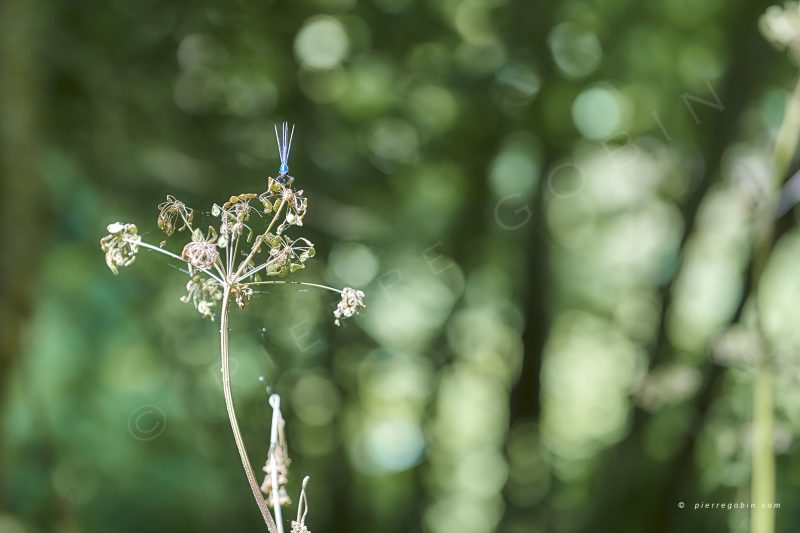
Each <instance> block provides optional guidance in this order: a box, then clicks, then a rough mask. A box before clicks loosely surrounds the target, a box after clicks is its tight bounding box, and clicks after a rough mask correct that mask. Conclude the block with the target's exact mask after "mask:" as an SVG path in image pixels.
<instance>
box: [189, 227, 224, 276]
mask: <svg viewBox="0 0 800 533" xmlns="http://www.w3.org/2000/svg"><path fill="white" fill-rule="evenodd" d="M211 231H213V228H212V229H211ZM215 240H216V234H214V237H212V238H210V239H206V238H205V237H204V236H203V232H202V231H200V230H199V229H196V230H194V231H193V232H192V242H188V243H186V246H184V247H183V252H181V257H183V259H185V260H186V262H188V263H189V264H190V265H192V266H193V267H194V268H197V269H199V270H206V269H209V268H211V267H213V266H214V265H215V264H216V262H217V260H218V259H219V252H218V251H217V245H216V244H214V241H215Z"/></svg>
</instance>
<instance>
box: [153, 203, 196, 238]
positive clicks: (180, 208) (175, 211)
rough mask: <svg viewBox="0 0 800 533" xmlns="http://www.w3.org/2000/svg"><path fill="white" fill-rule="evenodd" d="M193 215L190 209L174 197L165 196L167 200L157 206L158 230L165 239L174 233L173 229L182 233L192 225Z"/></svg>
mask: <svg viewBox="0 0 800 533" xmlns="http://www.w3.org/2000/svg"><path fill="white" fill-rule="evenodd" d="M193 215H194V213H193V212H192V210H191V209H189V208H188V207H186V205H185V204H184V203H183V202H181V201H180V200H176V199H175V197H174V196H172V195H167V200H166V201H165V202H161V203H160V204H158V219H157V221H156V222H157V224H158V228H159V229H160V230H161V231H163V232H164V233H166V234H167V237H169V236H171V235H172V234H173V233H175V229H176V228H177V229H178V231H182V230H184V229H186V228H189V227H190V226H191V224H192V218H193Z"/></svg>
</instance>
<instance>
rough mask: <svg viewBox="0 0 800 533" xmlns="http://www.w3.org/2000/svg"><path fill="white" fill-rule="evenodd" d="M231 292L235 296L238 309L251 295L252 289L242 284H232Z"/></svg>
mask: <svg viewBox="0 0 800 533" xmlns="http://www.w3.org/2000/svg"><path fill="white" fill-rule="evenodd" d="M231 294H232V295H233V297H234V298H236V305H238V306H239V309H244V308H245V306H246V305H247V304H249V303H250V300H251V299H252V297H253V289H252V287H247V286H244V285H234V286H233V287H231Z"/></svg>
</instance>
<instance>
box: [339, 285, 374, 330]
mask: <svg viewBox="0 0 800 533" xmlns="http://www.w3.org/2000/svg"><path fill="white" fill-rule="evenodd" d="M364 307H366V305H364V292H363V291H359V290H356V289H353V288H350V287H345V288H344V289H342V299H341V300H340V301H339V305H337V306H336V310H335V311H334V312H333V316H334V317H336V319H335V320H334V321H333V323H334V324H336V325H337V326H341V325H342V322H341V320H342V319H343V318H350V317H351V316H353V315H356V314H358V310H359V309H363V308H364Z"/></svg>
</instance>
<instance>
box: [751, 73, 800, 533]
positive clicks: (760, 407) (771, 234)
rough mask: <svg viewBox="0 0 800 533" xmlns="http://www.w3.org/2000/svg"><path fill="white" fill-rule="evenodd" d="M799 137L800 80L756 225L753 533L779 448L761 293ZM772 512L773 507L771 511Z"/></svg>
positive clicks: (760, 531)
mask: <svg viewBox="0 0 800 533" xmlns="http://www.w3.org/2000/svg"><path fill="white" fill-rule="evenodd" d="M798 136H800V80H798V81H797V83H796V85H795V88H794V91H793V92H792V95H791V96H790V97H789V98H788V100H787V101H786V111H785V113H784V117H783V122H782V123H781V126H780V129H779V130H778V136H777V138H776V139H775V147H774V148H773V152H772V172H771V176H770V178H771V180H770V183H769V184H768V189H767V190H766V192H765V196H764V198H763V201H762V204H761V206H760V208H759V209H758V210H757V212H756V213H755V214H754V220H753V225H754V228H753V273H752V298H753V301H754V303H755V307H756V315H757V317H758V324H759V329H760V333H761V337H762V340H763V341H764V342H763V346H764V347H765V348H764V353H763V357H762V358H761V360H760V361H759V363H758V368H757V369H756V376H755V382H754V384H753V465H752V469H753V472H752V476H751V488H750V496H751V500H752V503H754V504H755V509H753V512H752V513H751V515H750V531H751V533H773V532H774V531H775V511H774V509H772V508H761V506H762V505H767V504H773V503H775V446H774V436H773V427H774V417H775V399H774V390H773V389H774V387H773V374H774V369H773V365H772V363H773V362H772V354H771V349H770V342H769V339H768V338H767V336H766V333H765V331H764V330H763V325H764V324H763V320H762V316H761V311H760V310H759V288H760V282H761V277H762V275H763V273H764V270H765V269H766V265H767V262H768V260H769V256H770V253H771V251H772V247H773V244H774V240H775V216H776V215H775V213H776V206H777V204H778V200H779V198H780V191H781V188H782V185H783V182H784V181H785V180H786V176H787V171H788V169H789V164H790V162H791V160H792V156H793V155H794V152H795V149H796V148H797V139H798ZM770 507H771V505H770Z"/></svg>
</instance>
